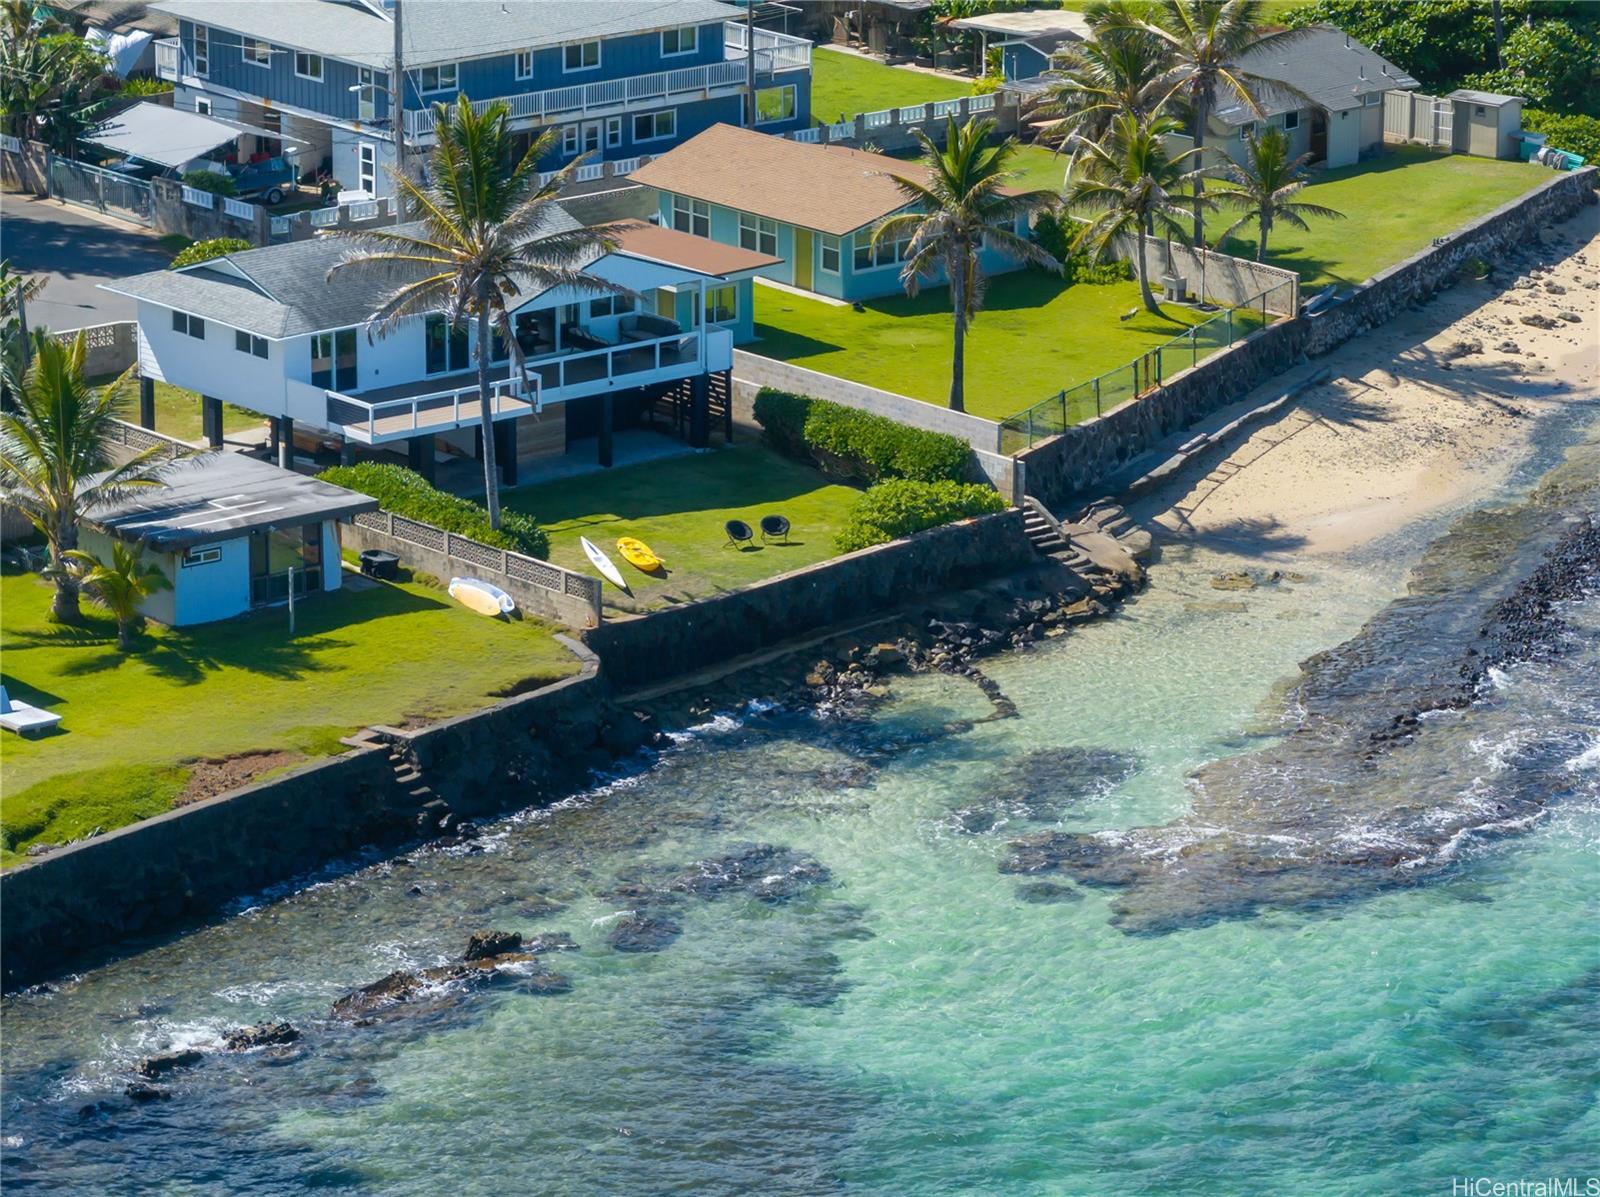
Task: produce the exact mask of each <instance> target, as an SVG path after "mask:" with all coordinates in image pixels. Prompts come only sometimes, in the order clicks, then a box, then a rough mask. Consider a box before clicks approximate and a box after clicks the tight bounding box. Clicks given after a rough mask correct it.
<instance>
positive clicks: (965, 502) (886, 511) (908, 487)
mask: <svg viewBox="0 0 1600 1197" xmlns="http://www.w3.org/2000/svg"><path fill="white" fill-rule="evenodd" d="M1005 507H1006V502H1005V500H1004V499H1002V498H1001V497H1000V495H999V494H998V493H997V492H995V491H993V490H991V489H990V488H989V487H987V486H983V485H980V484H978V483H967V482H914V481H912V480H910V479H907V478H894V479H891V480H889V481H888V482H880V483H878V484H877V485H876V486H874V487H872V488H870V489H869V490H868V491H867V492H866V493H865V494H864V495H862V496H861V497H860V498H859V499H857V500H856V505H855V506H854V507H853V508H851V510H850V516H849V518H848V519H847V520H846V521H845V525H844V527H843V528H842V529H840V531H839V534H838V536H836V537H835V538H834V544H835V545H836V546H837V547H838V549H839V551H840V552H841V553H848V552H851V551H853V550H855V549H864V548H866V547H867V546H868V545H874V544H883V543H885V542H886V541H890V540H898V539H900V537H902V536H910V535H911V534H912V533H913V532H922V531H924V530H926V529H928V528H937V527H939V526H940V525H941V524H948V523H951V522H953V521H955V520H959V519H966V518H967V517H969V516H974V515H989V514H991V513H993V512H996V511H1004V510H1005Z"/></svg>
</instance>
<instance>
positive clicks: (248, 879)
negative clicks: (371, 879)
mask: <svg viewBox="0 0 1600 1197" xmlns="http://www.w3.org/2000/svg"><path fill="white" fill-rule="evenodd" d="M569 643H570V644H571V647H572V648H573V649H574V650H575V651H577V652H578V653H579V654H580V655H581V657H582V658H583V661H584V664H583V668H582V670H581V672H580V673H579V674H578V675H576V676H574V677H571V678H568V679H566V680H564V681H561V682H558V683H556V684H555V685H553V686H547V687H545V688H543V689H540V690H537V691H534V692H532V693H529V694H525V695H521V696H518V697H516V698H510V699H507V700H506V701H504V702H502V703H499V704H497V705H496V706H494V707H491V708H489V709H488V710H485V711H478V712H474V713H472V714H469V715H463V716H461V717H460V718H457V719H450V720H447V721H445V722H443V723H440V724H437V725H434V726H432V727H429V728H425V729H423V730H421V731H417V732H409V733H408V732H392V733H388V735H389V737H390V739H391V744H388V745H378V746H376V747H372V748H364V749H356V750H353V751H351V752H348V753H346V754H344V755H343V756H339V757H335V758H333V759H331V760H327V761H321V762H318V763H317V764H313V765H308V766H306V767H304V768H302V769H298V770H296V771H295V772H293V773H290V774H287V775H284V776H281V777H275V778H273V779H271V780H269V781H264V782H260V783H258V784H256V785H251V786H246V787H244V788H243V789H239V790H234V791H232V792H230V793H227V794H219V795H218V796H216V797H214V798H209V799H206V800H205V801H203V802H197V803H195V804H193V805H191V806H185V807H182V808H180V809H178V810H173V811H169V812H167V813H166V814H162V815H158V816H156V817H155V818H153V819H147V820H145V821H144V822H142V823H136V824H134V825H133V826H131V827H124V828H121V829H119V830H117V831H113V832H111V833H109V834H107V835H103V836H96V837H95V838H94V839H91V840H84V841H83V842H81V843H78V844H74V845H72V846H71V847H68V848H63V849H61V850H59V851H56V852H52V853H50V854H49V855H47V856H45V857H43V858H41V859H39V860H36V861H33V862H31V863H28V864H25V865H21V866H19V867H18V868H15V869H13V870H11V871H9V872H7V873H5V874H3V875H0V908H3V910H4V918H3V919H0V960H3V962H4V987H5V989H6V990H8V991H9V990H11V989H14V988H16V987H18V986H22V985H28V984H32V983H34V982H35V981H39V980H43V979H47V978H49V977H53V976H59V975H60V974H61V973H62V972H64V971H67V970H68V969H69V968H73V967H80V966H82V965H83V964H85V963H89V964H92V963H93V961H94V958H95V955H96V953H97V952H103V951H106V950H110V949H116V948H122V947H125V946H126V945H127V943H128V941H130V940H135V939H137V938H139V937H141V936H146V935H153V934H157V933H160V932H163V931H167V930H170V929H172V928H174V927H180V926H183V925H185V924H189V923H192V922H194V921H196V920H200V919H204V918H206V917H208V916H209V915H212V914H214V913H215V912H216V911H217V910H218V909H219V908H220V907H222V906H223V904H225V903H226V902H228V901H230V900H233V899H235V898H237V897H239V896H240V895H242V894H249V893H252V892H255V891H258V890H260V889H262V888H263V887H266V886H270V885H273V884H277V883H280V882H284V881H288V880H290V879H292V878H294V877H296V876H300V875H303V874H304V873H306V872H308V871H309V870H311V869H314V868H317V867H318V866H320V865H323V864H326V863H327V862H328V861H330V860H336V859H338V858H340V857H343V856H348V855H350V854H352V853H354V852H356V851H358V850H360V849H362V848H365V847H368V846H371V845H374V844H399V843H403V842H405V841H406V840H408V839H411V838H414V837H416V836H417V835H418V834H419V833H421V832H422V831H423V830H425V829H424V828H422V827H421V826H420V822H419V821H430V825H431V824H432V823H434V822H436V819H435V818H434V816H435V814H436V813H443V812H442V811H441V810H440V809H439V808H438V807H434V808H433V809H432V810H430V809H426V808H427V807H428V805H429V804H430V803H437V802H443V803H445V804H447V805H448V807H449V813H451V814H452V815H453V816H455V817H456V818H477V817H482V816H489V815H493V814H497V813H499V812H501V811H504V810H507V809H512V808H516V807H522V806H528V805H536V804H538V803H540V802H545V801H551V800H553V799H555V798H558V797H560V796H561V795H562V794H564V793H566V792H570V790H571V789H573V788H575V787H577V786H579V785H581V784H582V783H583V781H584V780H585V778H586V777H587V776H588V770H589V768H590V767H591V766H593V765H594V764H596V763H597V761H599V760H601V759H609V756H607V755H606V754H608V753H610V752H613V751H630V750H632V749H633V748H636V747H638V746H639V744H640V743H641V742H642V740H643V736H644V734H645V733H644V732H643V731H642V730H641V729H639V728H638V727H636V726H635V725H634V724H633V723H629V722H618V723H616V724H615V726H613V724H612V723H611V722H609V721H608V718H609V707H608V706H607V703H606V687H605V685H604V683H603V682H602V681H601V679H600V677H599V674H598V663H597V662H596V661H595V659H594V657H593V655H592V654H591V653H589V652H588V651H587V650H585V649H584V648H583V647H582V646H581V645H578V644H576V643H573V642H569ZM391 748H392V749H393V750H394V751H395V752H396V753H397V754H398V755H399V756H400V757H401V758H403V759H405V760H409V761H411V762H412V763H414V764H415V763H424V764H426V765H429V766H433V767H431V768H429V770H428V774H427V777H426V781H427V783H428V785H427V786H426V787H424V788H423V789H422V792H421V794H420V795H419V794H418V793H417V792H416V791H417V789H418V787H416V786H415V785H411V786H407V785H405V784H402V783H401V782H400V781H399V780H398V779H397V777H396V771H395V761H394V760H392V759H391V756H390V752H391Z"/></svg>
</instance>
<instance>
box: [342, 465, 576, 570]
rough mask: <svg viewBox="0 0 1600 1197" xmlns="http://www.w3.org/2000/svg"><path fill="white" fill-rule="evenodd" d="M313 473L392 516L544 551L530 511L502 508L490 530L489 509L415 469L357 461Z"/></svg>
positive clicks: (536, 553)
mask: <svg viewBox="0 0 1600 1197" xmlns="http://www.w3.org/2000/svg"><path fill="white" fill-rule="evenodd" d="M317 477H319V478H321V479H322V480H323V481H324V482H331V483H333V484H334V485H335V486H343V487H345V488H347V489H349V490H354V491H360V492H361V493H362V494H364V495H371V496H372V497H373V498H374V499H376V500H378V505H379V506H380V507H382V508H383V509H384V510H385V511H388V512H391V513H393V514H394V515H403V516H405V517H406V518H407V519H413V520H420V521H421V522H422V523H425V524H432V525H433V526H434V527H436V528H443V529H444V530H445V531H446V532H455V533H458V534H459V535H461V536H470V537H471V538H472V539H473V540H478V541H482V542H483V543H484V544H487V545H493V546H494V547H495V548H497V549H510V550H511V551H512V552H514V553H526V554H527V555H528V556H530V557H540V558H543V557H545V556H547V555H548V554H549V552H550V537H549V536H548V535H547V534H546V533H545V530H544V529H543V528H541V527H539V524H538V521H537V520H535V519H534V518H533V517H532V516H529V515H522V514H521V513H519V512H515V511H507V512H503V513H502V514H501V516H500V527H499V529H498V530H496V529H494V528H491V527H489V513H488V512H487V511H485V510H484V509H483V508H482V507H480V506H478V504H476V503H474V502H472V500H470V499H463V498H461V497H460V496H459V495H452V494H448V493H446V492H445V491H442V490H440V489H439V488H438V487H436V486H433V485H432V484H430V483H429V482H428V481H427V480H426V479H425V478H423V477H422V475H421V474H418V473H417V472H416V471H414V470H408V469H406V468H405V466H402V465H393V464H389V463H386V462H375V461H363V462H361V463H359V464H358V465H348V466H333V467H332V468H330V469H326V470H323V471H322V473H320V474H318V475H317Z"/></svg>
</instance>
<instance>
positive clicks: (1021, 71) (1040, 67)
mask: <svg viewBox="0 0 1600 1197" xmlns="http://www.w3.org/2000/svg"><path fill="white" fill-rule="evenodd" d="M1001 61H1002V62H1003V63H1004V64H1005V71H1004V73H1005V77H1006V79H1007V80H1008V81H1009V80H1013V79H1032V78H1033V77H1034V76H1036V75H1042V74H1044V73H1045V71H1047V70H1049V69H1050V56H1049V55H1048V54H1045V53H1044V52H1042V51H1040V50H1035V49H1034V48H1033V47H1032V46H1030V45H1027V44H1026V43H1024V42H1018V43H1017V44H1015V45H1011V46H1007V47H1006V48H1005V49H1004V51H1002V53H1001Z"/></svg>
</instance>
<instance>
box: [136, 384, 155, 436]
mask: <svg viewBox="0 0 1600 1197" xmlns="http://www.w3.org/2000/svg"><path fill="white" fill-rule="evenodd" d="M155 426H156V380H155V379H153V378H144V377H142V376H141V377H140V379H139V427H140V428H149V429H151V430H152V431H154V429H155Z"/></svg>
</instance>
